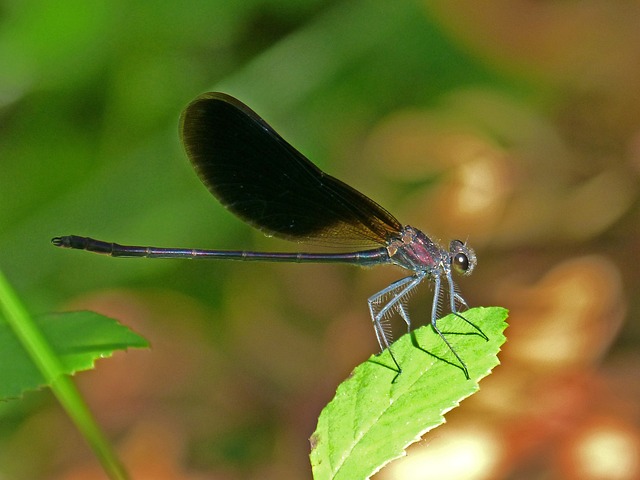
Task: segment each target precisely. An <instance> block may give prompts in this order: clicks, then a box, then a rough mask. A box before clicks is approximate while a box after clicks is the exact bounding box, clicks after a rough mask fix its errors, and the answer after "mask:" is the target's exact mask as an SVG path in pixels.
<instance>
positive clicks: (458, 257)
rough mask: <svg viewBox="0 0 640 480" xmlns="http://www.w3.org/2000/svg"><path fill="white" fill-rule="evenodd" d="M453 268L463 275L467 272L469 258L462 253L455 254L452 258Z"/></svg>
mask: <svg viewBox="0 0 640 480" xmlns="http://www.w3.org/2000/svg"><path fill="white" fill-rule="evenodd" d="M453 268H454V269H455V270H456V271H457V272H458V273H465V272H466V271H467V270H469V258H468V257H467V256H466V255H465V254H464V253H456V254H455V256H454V257H453Z"/></svg>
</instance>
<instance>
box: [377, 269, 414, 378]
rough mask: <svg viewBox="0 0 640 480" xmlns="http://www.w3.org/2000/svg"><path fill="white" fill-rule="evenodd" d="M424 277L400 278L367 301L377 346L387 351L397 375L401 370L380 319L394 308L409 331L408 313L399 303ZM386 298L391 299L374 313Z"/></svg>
mask: <svg viewBox="0 0 640 480" xmlns="http://www.w3.org/2000/svg"><path fill="white" fill-rule="evenodd" d="M424 277H425V275H424V274H420V273H419V274H417V275H412V276H409V277H405V278H402V279H400V280H398V281H397V282H394V283H392V284H391V285H389V286H388V287H387V288H385V289H383V290H381V291H379V292H378V293H376V294H375V295H372V296H371V297H369V299H368V300H367V302H368V304H369V313H370V314H371V321H372V322H373V329H374V331H375V333H376V338H377V340H378V345H380V349H381V350H384V349H385V348H387V349H388V350H389V354H390V355H391V359H392V360H393V363H395V364H396V367H398V373H400V372H402V368H401V367H400V364H399V363H398V361H397V360H396V357H395V356H394V355H393V352H392V351H391V348H390V342H389V339H388V338H387V333H386V332H385V330H384V326H383V323H382V319H383V317H384V316H385V315H386V314H387V313H388V312H389V310H390V309H392V308H393V307H396V309H397V310H398V313H399V314H400V316H401V317H402V319H403V320H404V321H405V323H406V324H407V328H409V329H410V328H411V320H410V319H409V314H408V312H407V311H406V310H405V309H404V306H402V303H401V301H402V298H403V297H405V296H406V295H407V294H408V293H409V292H410V291H411V290H413V289H414V288H415V287H416V286H417V285H419V284H420V282H422V280H423V279H424ZM386 296H392V298H391V299H390V300H389V301H388V302H387V303H386V304H384V306H383V307H382V308H380V310H377V311H376V306H377V304H378V303H379V302H381V301H383V299H384V298H385V297H386Z"/></svg>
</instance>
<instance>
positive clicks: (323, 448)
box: [310, 307, 508, 480]
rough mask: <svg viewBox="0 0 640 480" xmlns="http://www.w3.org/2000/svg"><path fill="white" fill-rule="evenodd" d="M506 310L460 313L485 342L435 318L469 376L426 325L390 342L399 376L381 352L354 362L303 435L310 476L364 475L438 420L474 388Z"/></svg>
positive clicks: (487, 367) (452, 321) (492, 358)
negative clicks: (307, 442)
mask: <svg viewBox="0 0 640 480" xmlns="http://www.w3.org/2000/svg"><path fill="white" fill-rule="evenodd" d="M507 314H508V312H507V310H506V309H504V308H500V307H489V308H474V309H471V310H468V311H466V312H465V313H464V316H465V318H467V319H468V320H469V321H470V322H473V323H474V324H475V325H477V326H478V327H480V328H481V329H482V331H483V332H484V333H485V334H486V336H487V337H488V339H489V340H488V341H487V340H485V339H484V338H483V337H481V336H480V335H478V334H477V332H476V331H475V330H474V329H473V328H472V327H471V326H470V325H469V324H467V323H466V322H464V321H463V320H461V319H460V318H458V317H456V316H454V315H448V316H447V317H444V318H443V319H441V320H438V328H440V330H442V332H443V333H444V334H445V337H446V338H447V340H448V341H449V343H450V344H451V346H452V347H453V348H454V349H455V350H456V352H457V353H458V355H459V356H460V357H461V358H462V359H463V361H464V362H465V364H466V366H467V368H468V370H469V376H470V379H467V378H466V377H465V375H464V373H463V370H462V367H461V366H460V364H459V362H458V361H457V360H456V357H455V356H454V355H453V354H452V353H451V351H450V350H449V348H448V347H447V346H446V344H445V343H444V342H443V340H442V339H441V338H440V337H439V336H438V335H437V334H436V333H435V331H434V330H433V329H432V328H431V326H430V325H426V326H424V327H422V328H420V329H417V330H415V331H414V332H411V333H410V334H407V335H404V336H403V337H401V338H400V339H398V341H396V342H395V343H394V344H393V345H392V347H391V348H392V350H393V354H394V355H395V357H396V359H397V360H398V363H399V364H400V366H401V367H402V373H401V374H398V373H397V371H395V370H394V368H395V366H394V363H393V361H392V359H391V357H390V355H389V352H388V350H385V351H384V352H383V353H382V354H380V355H374V356H372V357H371V358H370V359H369V360H367V361H366V362H364V363H363V364H361V365H359V366H358V367H356V369H355V370H354V371H353V373H352V374H351V376H350V377H349V378H348V379H347V380H346V381H344V382H343V383H342V384H341V385H340V386H339V387H338V389H337V391H336V395H335V397H334V398H333V400H331V402H330V403H329V404H328V405H327V406H326V407H325V408H324V410H323V411H322V413H321V414H320V418H319V419H318V426H317V428H316V431H315V432H314V434H313V435H312V437H311V439H310V441H311V446H312V449H311V455H310V457H311V465H312V467H313V476H314V479H316V480H325V479H349V480H353V479H362V478H369V477H370V476H371V475H373V474H374V473H376V472H377V471H379V470H380V469H381V468H382V467H383V466H384V465H385V464H387V463H388V462H390V461H391V460H393V459H394V458H398V457H400V456H402V455H404V451H405V449H406V448H407V447H408V446H409V445H411V444H412V443H414V442H416V441H418V440H419V439H420V437H421V436H422V435H424V434H425V433H426V432H428V431H429V430H431V429H432V428H434V427H436V426H438V425H440V424H442V423H444V416H443V415H444V414H445V413H446V412H448V411H449V410H451V409H452V408H455V407H456V406H458V405H459V403H460V401H461V400H462V399H464V398H466V397H468V396H469V395H471V394H473V393H474V392H475V391H477V390H478V388H479V387H478V382H479V381H480V379H481V378H483V377H485V376H487V375H488V374H489V373H490V372H491V369H492V368H493V367H495V366H496V365H498V364H499V363H500V362H499V361H498V357H497V354H498V352H499V351H500V346H501V345H502V344H503V343H504V342H505V337H504V334H503V332H504V329H505V328H506V327H507V324H506V323H505V320H506V318H507ZM474 332H476V333H474Z"/></svg>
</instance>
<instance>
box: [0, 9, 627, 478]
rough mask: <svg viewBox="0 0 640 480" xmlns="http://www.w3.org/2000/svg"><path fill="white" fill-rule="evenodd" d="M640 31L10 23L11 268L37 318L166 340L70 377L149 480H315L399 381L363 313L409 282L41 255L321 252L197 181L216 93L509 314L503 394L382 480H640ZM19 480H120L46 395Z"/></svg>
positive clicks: (14, 467)
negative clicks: (354, 406)
mask: <svg viewBox="0 0 640 480" xmlns="http://www.w3.org/2000/svg"><path fill="white" fill-rule="evenodd" d="M639 24H640V3H639V2H636V1H628V2H609V3H606V2H591V1H586V2H530V1H524V0H518V1H515V2H513V1H512V2H505V1H498V0H490V1H487V2H481V3H470V2H462V1H458V0H453V1H444V0H439V1H429V2H427V1H423V2H418V1H406V2H390V1H375V0H371V1H347V0H343V1H339V0H332V1H307V2H299V1H291V0H289V1H280V2H270V1H258V0H246V1H243V2H222V1H203V0H187V1H183V2H164V1H160V2H158V1H154V2H152V1H144V0H134V1H129V2H124V1H117V0H111V1H108V2H107V1H98V0H83V1H80V0H65V1H61V2H44V1H41V0H40V1H37V0H21V1H17V0H14V1H11V0H5V1H3V2H0V162H1V163H0V200H1V202H0V227H1V228H0V268H2V269H3V271H4V272H5V273H6V275H7V276H8V277H9V279H10V280H11V281H12V282H13V284H14V285H15V287H16V288H17V289H18V291H19V292H20V294H21V296H22V297H23V299H24V300H25V302H26V303H27V304H28V306H29V308H30V309H31V310H32V311H33V312H35V313H37V312H45V311H52V310H68V309H92V310H96V311H99V312H101V313H104V314H107V315H110V316H112V317H114V318H118V319H119V320H121V321H122V322H123V323H125V324H127V325H129V326H131V328H133V329H134V330H136V331H138V332H139V333H142V334H144V335H145V336H146V337H147V338H149V339H150V340H151V342H152V344H153V348H152V350H150V351H144V352H137V351H136V352H127V353H120V354H117V355H116V356H115V357H114V358H113V359H110V360H105V361H103V362H98V364H97V368H96V370H95V371H92V372H85V373H82V374H80V375H78V376H77V380H78V384H79V386H80V388H81V389H82V391H83V393H84V394H85V395H86V397H87V399H88V401H89V403H90V405H91V408H92V410H93V411H94V412H95V414H96V416H97V418H98V421H99V422H100V424H101V425H102V426H103V427H104V429H105V430H106V432H107V433H108V435H109V437H110V438H111V439H112V441H113V443H114V445H115V446H116V448H117V449H118V451H119V452H120V454H121V456H122V458H123V460H124V462H125V464H126V465H127V467H128V468H129V470H130V472H131V474H132V477H133V478H155V479H163V478H167V479H174V478H175V479H183V478H184V479H196V478H198V479H200V478H216V479H240V478H261V479H289V478H291V479H299V478H310V466H309V463H308V458H307V455H308V450H309V444H308V441H307V439H308V437H309V436H310V435H311V433H312V432H313V430H314V428H315V419H316V418H317V415H318V414H319V411H320V409H321V408H322V406H323V405H324V404H325V403H326V402H327V401H328V400H329V399H330V398H331V396H332V394H333V392H334V391H335V387H336V386H337V384H338V383H339V382H340V381H341V380H342V379H344V378H345V377H346V376H347V375H348V373H349V372H350V370H351V369H352V368H353V367H354V366H355V365H357V364H358V363H359V362H361V361H363V360H365V359H366V358H367V357H368V356H369V355H370V354H371V353H374V352H376V351H377V344H376V341H375V336H374V333H373V331H372V328H371V325H370V320H369V318H368V313H367V307H366V299H367V298H368V297H369V296H370V295H371V294H373V293H375V292H376V291H378V290H380V289H381V288H383V287H384V286H386V285H387V284H388V283H390V282H391V281H392V280H395V279H397V278H399V277H400V276H401V275H402V272H400V271H398V270H396V269H394V268H388V267H384V268H379V269H375V270H364V269H357V268H350V267H340V266H327V265H315V266H314V265H304V266H303V265H258V264H249V265H242V264H238V263H213V262H195V261H193V262H192V261H186V260H185V261H177V260H176V261H171V260H124V259H111V258H108V257H102V256H97V255H90V254H87V253H84V252H73V251H63V250H57V249H55V248H54V247H52V246H51V245H50V243H49V240H50V238H51V237H53V236H56V235H67V234H78V235H89V236H92V237H94V238H100V239H104V240H108V241H115V242H118V243H130V244H136V245H155V246H178V247H197V248H232V249H257V250H283V251H286V250H290V251H291V250H294V251H300V250H309V248H310V247H308V246H299V245H295V244H288V243H286V242H281V241H278V240H276V239H272V238H265V237H264V235H262V234H261V233H260V232H256V231H254V230H252V229H251V228H250V227H248V226H246V225H244V224H243V223H242V222H241V221H239V220H238V219H236V218H234V217H233V216H232V215H231V214H229V213H228V212H226V211H225V210H224V208H223V207H221V206H220V205H219V204H218V203H217V202H216V201H215V199H213V198H212V197H211V196H210V195H209V193H208V192H207V190H206V189H205V188H204V187H203V186H202V185H201V184H200V182H199V180H198V179H197V177H196V175H195V174H194V172H193V171H192V169H191V166H190V165H189V162H188V161H187V159H186V157H185V155H184V153H183V152H182V147H181V146H180V144H179V140H178V136H177V122H178V117H179V114H180V112H181V110H182V108H184V106H186V105H187V103H188V102H189V101H191V100H192V99H193V98H195V97H196V96H197V95H198V94H200V93H202V92H204V91H210V90H219V91H224V92H226V93H229V94H232V95H234V96H236V97H238V98H239V99H241V100H242V101H243V102H245V103H247V104H248V105H249V106H250V107H251V108H252V109H254V110H255V111H256V112H258V113H259V114H260V115H261V116H262V117H263V118H265V120H267V121H268V122H269V123H270V124H271V125H273V126H274V128H276V130H277V131H278V132H280V133H281V134H282V135H283V136H284V137H285V138H286V139H287V140H288V141H289V142H291V143H292V144H293V145H294V146H296V147H297V148H298V149H300V150H301V151H302V152H304V153H305V154H306V155H307V156H308V157H309V158H310V159H312V161H314V162H315V163H317V164H318V165H319V166H320V167H321V168H323V169H324V170H326V171H327V172H329V173H331V174H332V175H335V176H337V177H338V178H340V179H342V180H344V181H346V182H348V183H349V184H351V185H353V186H354V187H356V188H358V189H359V190H361V191H363V192H364V193H366V194H367V195H369V196H371V197H372V198H374V199H375V200H376V201H378V202H380V203H381V204H382V205H384V206H385V207H386V208H388V209H389V210H390V211H391V212H393V213H394V214H395V215H396V216H397V217H398V219H399V220H400V221H401V222H403V223H409V224H411V225H414V226H416V227H418V228H421V229H423V230H424V231H425V232H427V233H429V234H431V235H434V237H435V238H438V239H442V241H443V242H444V243H445V244H446V243H448V240H449V239H450V238H462V239H468V241H469V243H470V244H471V245H472V246H474V248H475V249H476V252H477V254H478V259H479V261H478V268H477V270H476V272H475V273H474V275H473V276H472V277H470V278H468V279H464V280H461V281H460V282H459V285H460V287H461V290H462V292H463V294H464V297H465V298H466V299H467V301H468V302H469V303H470V304H471V305H502V306H506V307H507V308H509V309H510V310H511V320H510V323H511V325H512V326H511V327H510V329H509V330H508V331H507V337H508V338H509V342H508V344H507V346H506V348H505V350H504V352H503V354H502V356H501V359H502V363H503V365H502V366H501V367H499V368H498V369H497V370H496V373H495V374H494V375H492V376H491V377H489V378H488V379H486V380H485V381H484V382H483V388H482V390H481V392H480V393H479V394H477V395H475V396H474V397H472V398H471V399H469V400H466V401H465V402H464V403H463V405H462V407H461V408H460V409H458V410H455V411H453V412H451V414H450V415H449V416H448V420H449V422H448V423H447V424H446V425H444V426H443V427H441V428H439V429H437V430H435V431H434V432H432V434H431V435H430V436H427V437H425V441H423V442H421V443H420V444H419V445H417V446H416V447H415V448H412V449H411V450H410V451H409V455H408V457H407V458H406V459H403V460H402V461H399V462H396V463H394V464H392V465H391V466H389V467H388V468H386V469H384V470H383V471H382V472H381V473H380V474H379V475H378V476H376V478H379V479H413V478H419V479H422V478H424V479H426V478H438V479H446V478H464V479H474V478H475V479H483V478H487V479H496V478H518V479H529V478H531V479H533V478H581V479H590V478H594V479H596V478H607V479H608V478H612V479H613V478H614V479H627V478H629V479H632V478H638V477H640V434H639V426H640V410H639V409H638V405H640V381H639V380H638V375H637V372H638V368H639V367H640V355H639V354H638V345H639V344H640V327H639V323H638V312H639V311H640V301H639V297H638V288H639V283H640V282H639V280H640V275H639V274H638V264H640V241H639V233H640V232H639V225H640V222H639V215H638V213H639V208H638V207H639V202H638V192H639V191H640V188H639V187H640V185H639V182H638V176H639V175H640V88H638V86H639V85H640V58H639V57H640V49H638V45H640V29H638V25H639ZM429 300H430V295H429V293H428V291H427V289H426V288H423V289H422V290H421V293H419V294H418V295H416V296H415V297H414V298H413V300H412V303H411V311H412V313H413V319H414V321H415V322H416V323H420V322H421V321H426V320H427V317H428V313H427V312H428V311H429V308H430V305H429ZM454 374H456V372H452V375H454ZM0 477H2V478H12V479H33V478H54V479H76V478H83V479H85V478H104V476H103V474H102V473H101V471H100V469H99V467H98V466H97V463H96V461H95V460H94V458H93V456H92V454H91V452H90V451H89V449H88V448H87V446H86V445H85V444H84V442H83V440H82V439H81V438H79V436H78V434H77V433H76V432H75V431H74V429H73V427H72V426H71V425H70V422H69V421H68V420H67V419H66V418H65V416H64V414H63V413H62V412H61V409H60V408H59V406H58V405H57V404H56V403H55V401H54V399H53V398H52V396H51V394H50V393H49V392H47V391H43V392H37V393H31V394H29V395H27V396H25V398H24V399H22V400H21V401H13V402H8V403H4V404H1V405H0Z"/></svg>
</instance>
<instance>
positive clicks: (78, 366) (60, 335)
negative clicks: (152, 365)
mask: <svg viewBox="0 0 640 480" xmlns="http://www.w3.org/2000/svg"><path fill="white" fill-rule="evenodd" d="M35 324H36V326H37V327H38V328H39V329H40V331H41V332H42V335H43V336H44V337H45V339H46V340H47V342H48V343H49V345H50V346H51V347H52V349H53V351H54V352H55V354H56V355H57V357H58V359H59V360H60V363H61V365H62V368H63V373H65V374H68V375H73V374H74V373H75V372H77V371H81V370H88V369H90V368H92V367H93V364H94V362H95V360H96V359H98V358H105V357H110V356H111V355H113V352H114V351H116V350H125V349H127V348H134V347H135V348H144V347H148V343H147V341H146V340H145V339H144V338H142V337H141V336H139V335H138V334H136V333H134V332H132V331H131V330H129V329H128V328H127V327H125V326H123V325H121V324H119V323H118V322H117V321H115V320H113V319H111V318H108V317H105V316H103V315H100V314H97V313H94V312H69V313H57V314H49V315H45V316H42V317H38V318H36V319H35ZM0 365H1V366H2V367H0V398H2V399H6V398H15V397H19V396H20V395H22V394H23V393H24V392H25V391H27V390H33V389H37V388H40V387H42V386H44V385H46V384H47V382H46V381H45V379H44V377H43V375H42V373H40V370H38V368H37V366H36V365H35V364H34V362H33V360H32V359H31V358H30V357H29V355H28V354H27V352H26V350H25V348H24V346H23V345H22V344H21V343H20V342H19V340H18V338H17V337H16V335H15V333H14V331H13V330H12V329H11V328H10V326H9V324H8V323H6V322H4V321H0Z"/></svg>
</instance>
